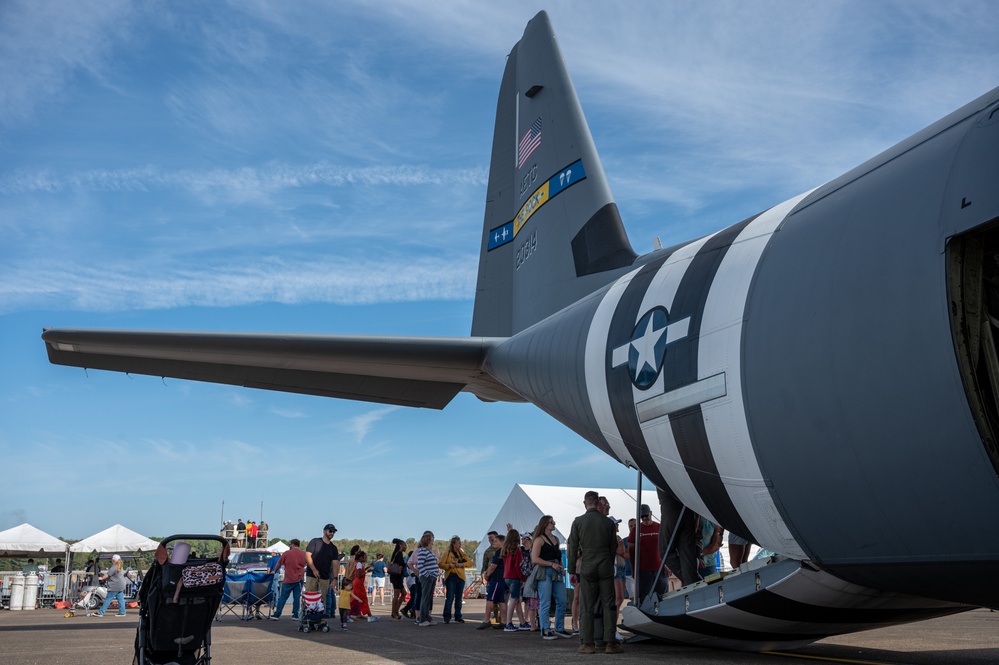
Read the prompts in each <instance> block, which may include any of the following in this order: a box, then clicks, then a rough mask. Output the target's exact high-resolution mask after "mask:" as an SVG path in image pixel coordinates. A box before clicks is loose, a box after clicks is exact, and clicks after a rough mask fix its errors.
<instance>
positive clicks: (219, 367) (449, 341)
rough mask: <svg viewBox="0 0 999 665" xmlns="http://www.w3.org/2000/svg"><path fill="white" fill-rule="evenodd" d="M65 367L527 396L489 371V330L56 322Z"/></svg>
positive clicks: (50, 336) (313, 390)
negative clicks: (439, 333)
mask: <svg viewBox="0 0 999 665" xmlns="http://www.w3.org/2000/svg"><path fill="white" fill-rule="evenodd" d="M42 339H43V340H45V343H46V348H47V350H48V355H49V360H50V361H51V362H52V363H54V364H57V365H69V366H72V367H85V368H90V369H105V370H111V371H117V372H127V373H130V374H146V375H150V376H161V377H171V378H176V379H189V380H192V381H207V382H212V383H224V384H229V385H236V386H243V387H246V388H261V389H264V390H279V391H284V392H291V393H302V394H306V395H319V396H322V397H339V398H344V399H354V400H361V401H366V402H379V403H382V404H398V405H401V406H419V407H427V408H433V409H442V408H444V407H445V406H446V405H447V404H448V402H450V401H451V400H452V399H453V398H454V396H455V395H457V394H458V393H459V392H460V391H462V390H464V391H466V392H471V393H474V394H475V395H476V396H478V397H479V398H480V399H483V400H487V401H522V399H521V398H520V397H518V396H517V395H516V394H514V393H512V392H510V391H509V390H508V389H507V388H505V387H504V386H502V385H501V384H499V383H497V382H496V381H495V380H493V379H492V378H490V377H489V376H488V375H487V374H486V373H485V372H483V371H482V363H483V361H484V359H485V356H486V353H487V352H488V350H489V349H490V348H491V347H492V346H494V345H495V344H497V343H498V342H500V341H502V340H498V339H493V338H486V337H462V338H450V337H397V336H350V335H282V334H241V333H195V332H158V331H148V332H135V331H124V330H71V329H50V330H46V331H45V332H44V333H43V334H42Z"/></svg>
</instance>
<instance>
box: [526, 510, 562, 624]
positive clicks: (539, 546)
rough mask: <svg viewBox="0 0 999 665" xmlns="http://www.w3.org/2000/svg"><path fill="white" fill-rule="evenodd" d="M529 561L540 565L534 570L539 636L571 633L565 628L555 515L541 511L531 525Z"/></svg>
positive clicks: (560, 560) (560, 561)
mask: <svg viewBox="0 0 999 665" xmlns="http://www.w3.org/2000/svg"><path fill="white" fill-rule="evenodd" d="M531 562H532V563H533V564H534V565H535V566H540V567H541V570H540V571H539V572H538V578H537V579H538V602H539V605H540V606H539V608H538V624H539V626H540V627H541V639H543V640H554V639H556V638H557V637H572V635H570V634H569V633H567V632H565V569H564V568H563V567H562V550H560V549H559V546H558V538H556V537H555V519H554V518H553V517H552V516H551V515H543V516H542V517H541V520H539V521H538V526H537V527H536V528H535V529H534V545H533V546H532V547H531ZM553 596H554V598H555V626H554V631H553V630H552V626H551V625H550V623H549V617H548V615H549V613H550V612H551V604H552V597H553Z"/></svg>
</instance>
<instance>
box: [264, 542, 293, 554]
mask: <svg viewBox="0 0 999 665" xmlns="http://www.w3.org/2000/svg"><path fill="white" fill-rule="evenodd" d="M290 549H291V548H290V547H288V546H287V545H285V544H284V543H283V542H281V541H280V540H279V541H277V542H276V543H274V544H273V545H271V546H270V547H268V548H267V551H268V552H274V553H275V554H284V553H285V552H287V551H288V550H290Z"/></svg>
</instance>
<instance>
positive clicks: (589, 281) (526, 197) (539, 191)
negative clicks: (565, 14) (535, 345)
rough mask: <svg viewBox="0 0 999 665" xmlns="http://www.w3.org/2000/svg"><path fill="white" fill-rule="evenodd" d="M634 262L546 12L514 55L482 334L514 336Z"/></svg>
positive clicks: (478, 301) (481, 305) (505, 94)
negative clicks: (618, 269) (617, 270)
mask: <svg viewBox="0 0 999 665" xmlns="http://www.w3.org/2000/svg"><path fill="white" fill-rule="evenodd" d="M634 260H635V253H634V251H633V250H632V248H631V245H630V243H629V242H628V238H627V236H626V235H625V232H624V226H623V225H622V224H621V217H620V215H619V214H618V211H617V205H615V203H614V199H613V197H612V196H611V192H610V187H609V186H608V185H607V180H606V178H605V177H604V172H603V167H602V166H601V165H600V160H599V158H598V157H597V151H596V148H595V147H594V145H593V138H592V137H591V136H590V130H589V127H587V125H586V119H585V118H584V117H583V111H582V108H581V107H580V105H579V99H578V98H577V97H576V91H575V89H574V88H573V85H572V81H571V80H570V79H569V73H568V71H567V70H566V68H565V63H564V62H563V59H562V52H561V50H560V49H559V47H558V43H557V42H556V41H555V35H554V32H553V31H552V27H551V22H550V21H549V20H548V15H547V14H546V13H545V12H541V13H539V14H538V15H537V16H535V17H534V18H533V19H532V20H531V22H530V23H528V24H527V28H526V29H525V30H524V36H523V38H521V40H520V41H519V42H518V43H517V44H516V45H515V46H514V47H513V50H512V51H511V52H510V55H509V58H508V60H507V65H506V70H505V71H504V72H503V82H502V84H501V85H500V93H499V100H498V101H497V103H496V126H495V129H494V132H493V152H492V161H491V163H490V166H489V187H488V191H487V194H486V213H485V222H484V224H483V230H482V246H481V254H480V259H479V277H478V283H477V285H476V293H475V311H474V315H473V318H472V335H475V336H492V337H507V336H510V335H513V334H515V333H517V332H519V331H521V330H523V329H524V328H527V327H528V326H530V325H532V324H534V323H537V322H538V321H540V320H541V319H543V318H545V317H547V316H549V315H550V314H553V313H554V312H557V311H558V310H560V309H562V308H563V307H565V306H567V305H569V304H571V303H573V302H575V301H576V300H578V299H580V298H582V297H583V296H585V295H587V294H588V293H590V292H592V291H593V290H595V289H597V288H599V287H600V286H602V285H604V284H605V283H607V281H608V280H609V279H611V278H612V277H613V276H614V275H616V273H615V272H611V271H614V270H615V269H617V268H623V267H626V266H629V265H631V263H632V262H633V261H634Z"/></svg>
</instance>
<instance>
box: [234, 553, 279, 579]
mask: <svg viewBox="0 0 999 665" xmlns="http://www.w3.org/2000/svg"><path fill="white" fill-rule="evenodd" d="M272 556H274V554H273V553H272V552H268V551H267V550H241V551H239V552H233V553H232V554H230V555H229V565H228V566H227V567H226V572H227V573H232V574H234V575H237V574H240V573H266V572H267V562H268V561H270V560H271V557H272Z"/></svg>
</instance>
